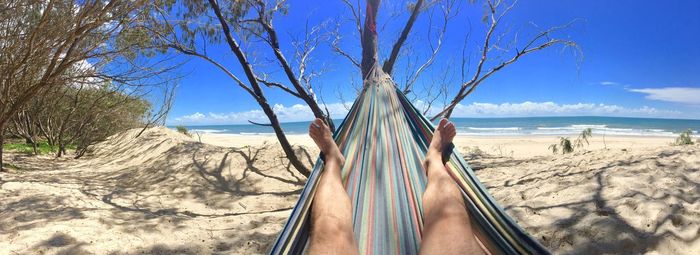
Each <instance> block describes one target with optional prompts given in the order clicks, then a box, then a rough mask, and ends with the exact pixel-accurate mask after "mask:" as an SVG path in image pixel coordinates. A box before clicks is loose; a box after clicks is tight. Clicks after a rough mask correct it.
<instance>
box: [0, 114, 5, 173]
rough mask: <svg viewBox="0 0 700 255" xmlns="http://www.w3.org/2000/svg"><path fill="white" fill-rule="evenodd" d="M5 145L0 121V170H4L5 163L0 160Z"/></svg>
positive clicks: (3, 131) (2, 125)
mask: <svg viewBox="0 0 700 255" xmlns="http://www.w3.org/2000/svg"><path fill="white" fill-rule="evenodd" d="M4 147H5V127H4V124H2V123H0V172H2V171H3V170H4V166H5V163H4V162H3V161H2V152H3V150H4Z"/></svg>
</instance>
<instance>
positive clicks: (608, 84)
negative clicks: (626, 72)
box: [600, 81, 620, 86]
mask: <svg viewBox="0 0 700 255" xmlns="http://www.w3.org/2000/svg"><path fill="white" fill-rule="evenodd" d="M619 84H620V83H617V82H614V81H601V82H600V85H606V86H614V85H619Z"/></svg>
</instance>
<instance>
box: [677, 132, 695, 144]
mask: <svg viewBox="0 0 700 255" xmlns="http://www.w3.org/2000/svg"><path fill="white" fill-rule="evenodd" d="M693 144H694V143H693V130H691V129H687V130H686V131H683V132H681V134H680V135H679V136H678V138H676V143H675V145H693Z"/></svg>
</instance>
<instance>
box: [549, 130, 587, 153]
mask: <svg viewBox="0 0 700 255" xmlns="http://www.w3.org/2000/svg"><path fill="white" fill-rule="evenodd" d="M592 136H593V130H592V129H591V128H586V129H584V130H583V131H581V134H579V135H578V138H576V140H575V141H574V142H573V143H572V142H571V140H570V139H569V138H568V137H561V136H560V137H559V143H555V144H551V145H549V150H550V151H552V153H554V154H557V153H559V151H561V154H567V153H572V152H574V148H581V147H583V144H584V143H586V145H589V142H588V138H590V137H592Z"/></svg>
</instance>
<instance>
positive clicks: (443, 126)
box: [437, 119, 449, 130]
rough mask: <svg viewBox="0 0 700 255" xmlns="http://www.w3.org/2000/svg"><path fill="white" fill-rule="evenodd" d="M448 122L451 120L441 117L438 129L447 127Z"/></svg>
mask: <svg viewBox="0 0 700 255" xmlns="http://www.w3.org/2000/svg"><path fill="white" fill-rule="evenodd" d="M448 122H449V121H447V119H441V120H440V123H438V128H437V129H438V130H442V129H444V128H445V125H447V123H448Z"/></svg>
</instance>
